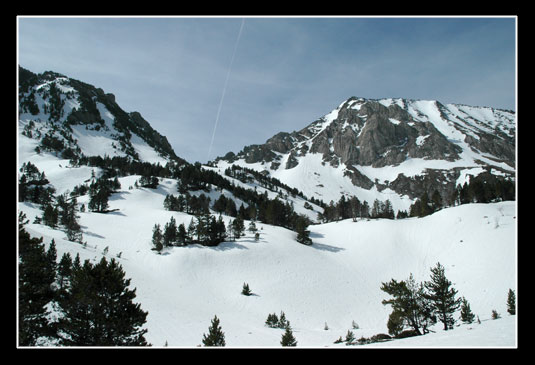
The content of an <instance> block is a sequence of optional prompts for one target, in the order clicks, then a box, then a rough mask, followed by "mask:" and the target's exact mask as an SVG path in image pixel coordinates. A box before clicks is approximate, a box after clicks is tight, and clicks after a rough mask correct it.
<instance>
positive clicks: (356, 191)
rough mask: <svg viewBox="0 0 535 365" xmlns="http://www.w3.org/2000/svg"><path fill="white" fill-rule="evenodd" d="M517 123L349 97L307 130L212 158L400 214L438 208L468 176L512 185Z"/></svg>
mask: <svg viewBox="0 0 535 365" xmlns="http://www.w3.org/2000/svg"><path fill="white" fill-rule="evenodd" d="M515 123H516V116H515V113H514V112H512V111H507V110H501V109H494V108H488V107H473V106H466V105H457V104H447V105H444V104H441V103H440V102H438V101H432V100H431V101H428V100H408V99H380V100H373V99H364V98H356V97H352V98H349V99H348V100H346V101H344V102H343V103H342V104H340V106H339V107H338V108H336V109H335V110H333V111H331V112H330V113H328V114H326V115H325V116H323V117H322V118H320V119H318V120H316V121H315V122H313V123H311V124H310V125H308V126H307V127H305V128H303V129H301V130H299V131H294V132H292V133H286V132H281V133H278V134H276V135H275V136H273V137H272V138H270V139H268V140H267V141H266V143H265V144H262V145H251V146H247V147H245V148H244V149H243V150H242V151H240V152H239V153H238V154H234V153H232V152H230V153H228V154H227V155H225V156H224V157H220V158H218V159H216V161H215V162H214V164H216V165H218V166H220V167H222V168H226V167H228V166H229V165H233V164H236V165H240V166H247V167H249V168H253V169H255V170H258V171H264V173H266V174H269V175H271V176H273V177H276V178H278V179H279V180H281V181H282V182H284V183H286V184H288V185H290V186H293V187H296V188H297V189H299V190H300V191H302V192H303V193H304V194H305V195H306V196H309V197H314V198H317V199H321V200H323V201H324V202H325V203H328V202H329V201H330V200H334V201H335V202H336V201H337V200H338V199H339V197H340V196H341V195H346V196H351V195H355V196H357V197H359V199H363V200H367V201H368V202H369V203H371V202H373V200H374V199H376V198H378V199H379V200H385V199H390V200H391V201H392V203H393V204H394V207H395V208H396V209H407V208H408V206H409V205H410V204H411V202H413V201H414V200H415V199H416V198H418V197H420V196H421V195H422V194H423V193H424V192H428V193H429V194H430V193H431V192H433V191H434V190H438V191H439V193H440V194H441V197H442V199H443V200H444V201H447V199H449V196H450V195H451V193H452V192H453V190H454V189H455V187H456V186H457V185H458V184H462V183H464V182H465V181H466V176H467V175H474V176H475V175H480V174H483V175H485V174H486V175H488V176H489V177H490V176H491V175H492V176H500V177H508V178H514V176H515V133H516V126H515Z"/></svg>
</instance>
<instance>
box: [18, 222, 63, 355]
mask: <svg viewBox="0 0 535 365" xmlns="http://www.w3.org/2000/svg"><path fill="white" fill-rule="evenodd" d="M24 217H25V216H24V215H20V216H19V224H20V226H19V266H18V279H19V282H18V285H19V287H18V300H19V306H18V310H19V313H18V314H19V317H18V335H19V345H21V346H34V345H36V341H37V339H38V338H39V337H41V336H47V335H51V333H50V332H49V329H50V326H49V325H48V320H47V317H48V314H49V312H48V309H47V307H46V306H47V304H48V303H49V302H50V301H51V300H52V299H53V297H54V290H53V286H52V284H53V282H54V281H55V270H54V267H52V266H51V259H52V254H53V252H54V251H55V250H50V249H49V251H48V252H46V251H45V248H44V245H43V239H42V238H34V237H31V236H30V234H29V233H28V232H27V231H26V230H25V229H24V227H23V224H25V223H22V218H24ZM54 261H55V257H54Z"/></svg>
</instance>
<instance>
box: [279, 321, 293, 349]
mask: <svg viewBox="0 0 535 365" xmlns="http://www.w3.org/2000/svg"><path fill="white" fill-rule="evenodd" d="M280 344H281V345H282V346H284V347H295V346H297V341H296V339H295V337H294V335H293V333H292V330H291V328H290V326H288V327H286V331H285V332H284V334H283V335H282V338H281V342H280Z"/></svg>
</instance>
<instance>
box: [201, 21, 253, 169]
mask: <svg viewBox="0 0 535 365" xmlns="http://www.w3.org/2000/svg"><path fill="white" fill-rule="evenodd" d="M244 23H245V19H242V20H241V25H240V31H239V32H238V37H237V38H236V43H235V44H234V51H233V52H232V58H231V59H230V65H229V68H228V71H227V78H226V80H225V85H224V86H223V93H222V94H221V99H220V100H219V107H218V108H217V115H216V117H215V124H214V131H213V132H212V141H211V142H210V147H209V148H208V155H207V156H206V161H209V158H210V153H211V152H212V146H213V144H214V137H215V132H216V130H217V124H218V123H219V114H220V113H221V107H222V106H223V100H224V99H225V93H226V92H227V84H228V79H229V77H230V71H231V70H232V64H233V63H234V56H236V50H237V49H238V43H239V42H240V37H241V32H242V29H243V24H244Z"/></svg>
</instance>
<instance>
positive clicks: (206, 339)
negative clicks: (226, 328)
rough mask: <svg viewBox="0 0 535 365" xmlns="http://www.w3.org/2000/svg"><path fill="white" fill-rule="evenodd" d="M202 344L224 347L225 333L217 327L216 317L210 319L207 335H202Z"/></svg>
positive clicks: (217, 320)
mask: <svg viewBox="0 0 535 365" xmlns="http://www.w3.org/2000/svg"><path fill="white" fill-rule="evenodd" d="M202 343H203V344H204V346H218V347H224V346H225V333H224V332H223V331H222V329H221V327H220V326H219V318H217V315H216V316H214V319H212V325H211V326H210V327H209V328H208V335H206V334H203V339H202Z"/></svg>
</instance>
